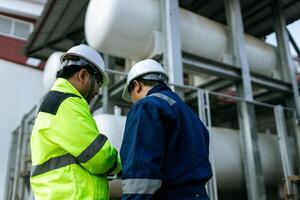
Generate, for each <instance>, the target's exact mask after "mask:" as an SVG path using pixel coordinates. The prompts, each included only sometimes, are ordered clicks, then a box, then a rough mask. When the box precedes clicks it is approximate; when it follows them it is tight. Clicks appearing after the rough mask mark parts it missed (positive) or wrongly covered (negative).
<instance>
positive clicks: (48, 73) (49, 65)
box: [43, 52, 63, 92]
mask: <svg viewBox="0 0 300 200" xmlns="http://www.w3.org/2000/svg"><path fill="white" fill-rule="evenodd" d="M62 54H63V52H54V53H52V54H51V55H50V56H49V58H48V60H47V62H46V65H45V69H44V73H43V84H44V89H45V91H46V92H47V91H48V90H50V89H51V87H52V85H53V83H54V82H55V80H56V73H57V71H58V70H60V68H61V64H60V56H61V55H62Z"/></svg>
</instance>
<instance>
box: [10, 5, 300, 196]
mask: <svg viewBox="0 0 300 200" xmlns="http://www.w3.org/2000/svg"><path fill="white" fill-rule="evenodd" d="M299 10H300V2H299V1H298V0H286V1H283V0H263V1H259V0H247V1H246V0H224V1H219V0H211V1H206V0H188V1H187V0H126V1H124V0H110V1H105V0H90V1H89V0H81V1H77V0H60V1H57V0H48V2H47V3H46V5H45V9H44V11H43V13H42V15H41V17H40V18H39V20H38V22H37V24H36V26H35V28H34V30H33V32H32V34H31V35H30V38H29V41H28V43H27V45H26V48H25V53H26V55H27V56H30V57H34V58H38V59H41V60H45V61H46V60H48V61H47V63H46V67H45V71H44V86H45V92H46V90H48V89H49V88H50V87H51V84H52V83H53V81H54V80H55V78H54V77H55V74H56V71H57V70H58V69H59V66H60V63H59V62H58V58H59V55H61V52H64V51H66V50H67V49H69V48H70V47H72V46H74V45H76V44H80V43H87V44H89V45H91V46H92V47H94V48H95V49H97V50H98V51H99V52H101V53H103V55H104V57H105V61H106V64H107V69H106V70H107V72H108V73H109V74H110V76H111V77H110V78H111V80H112V81H111V84H110V85H109V86H108V87H106V88H104V89H103V90H102V92H101V94H100V95H99V97H98V98H97V99H96V101H94V102H93V103H92V105H91V110H92V111H93V112H94V116H95V120H96V122H97V124H98V125H99V130H100V131H101V132H103V133H104V134H107V135H108V137H109V139H110V140H111V141H112V143H113V144H115V145H116V146H117V147H118V148H119V145H120V141H121V140H122V134H123V129H124V123H125V115H126V114H127V112H128V108H129V107H130V105H129V104H128V103H126V102H124V101H123V100H122V99H121V92H122V89H123V86H124V84H125V80H126V74H127V71H128V70H129V69H130V67H131V66H132V64H133V63H135V62H136V61H138V60H140V59H144V58H154V59H157V60H158V61H160V62H161V63H163V64H164V66H165V67H166V69H167V71H168V74H169V77H170V86H172V88H173V89H174V90H175V91H176V92H177V93H178V94H180V95H181V97H182V98H183V99H184V100H185V101H186V102H187V103H188V104H189V105H190V106H191V107H192V109H194V110H195V111H196V112H198V114H199V117H200V118H201V119H202V120H203V122H204V123H205V124H206V125H207V127H208V129H209V130H210V134H211V145H210V150H211V152H210V156H211V157H210V160H211V163H212V166H213V171H214V176H213V178H212V179H211V180H210V182H209V183H208V187H207V189H208V192H209V196H210V198H211V199H212V200H217V199H220V200H227V199H230V200H233V199H239V200H241V199H249V200H264V199H284V198H285V199H299V198H300V196H299V179H300V178H299V173H300V124H299V120H300V97H299V82H298V81H297V70H296V69H297V65H298V63H297V62H296V61H295V60H294V59H293V58H292V56H291V53H290V49H289V40H291V41H292V43H293V46H294V48H295V49H296V52H298V53H299V54H300V51H299V48H298V47H297V45H296V43H295V42H293V37H292V35H291V34H290V33H289V32H288V30H287V28H286V25H287V24H289V23H292V22H293V21H295V20H297V19H299V18H300V13H299ZM272 32H275V33H276V38H277V44H278V45H277V46H272V45H270V44H267V43H265V41H264V39H265V37H266V36H267V35H268V34H270V33H272ZM299 54H298V56H299V57H300V55H299ZM37 109H38V105H37V106H36V107H34V108H33V109H32V110H31V111H30V112H29V113H28V114H27V115H26V116H25V117H24V119H23V120H22V124H21V126H19V128H18V129H16V131H15V132H14V133H13V140H12V146H11V151H10V153H11V156H10V162H9V171H8V175H7V182H6V188H7V189H6V196H5V198H6V199H13V200H16V199H32V198H33V196H32V193H31V190H30V185H29V173H30V151H29V138H30V133H31V129H32V125H33V122H34V119H35V114H36V111H37ZM116 113H119V114H116ZM114 181H115V180H114ZM116 191H119V189H118V183H116V184H114V185H113V186H112V191H111V193H112V194H114V195H115V196H118V195H119V193H118V192H116ZM114 198H115V197H114Z"/></svg>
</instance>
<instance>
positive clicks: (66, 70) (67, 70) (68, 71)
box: [56, 65, 94, 79]
mask: <svg viewBox="0 0 300 200" xmlns="http://www.w3.org/2000/svg"><path fill="white" fill-rule="evenodd" d="M82 69H86V70H87V71H88V72H90V73H91V72H93V71H94V69H92V68H91V67H88V66H79V65H70V66H65V67H63V68H62V69H61V70H59V71H58V72H57V73H56V78H64V79H70V78H71V77H72V76H73V75H74V74H75V73H76V72H79V71H80V70H82Z"/></svg>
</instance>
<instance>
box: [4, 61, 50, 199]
mask: <svg viewBox="0 0 300 200" xmlns="http://www.w3.org/2000/svg"><path fill="white" fill-rule="evenodd" d="M0 72H1V73H0V200H1V199H3V197H4V188H5V180H6V168H7V161H8V155H9V152H8V151H9V147H10V141H11V134H12V131H13V130H15V129H16V128H17V126H18V125H20V124H21V120H22V118H23V116H24V114H25V113H27V112H29V111H30V109H31V108H32V107H33V106H34V105H36V104H37V103H38V102H39V100H40V99H41V98H42V96H43V95H44V89H43V84H42V72H41V71H39V70H35V69H32V68H29V67H24V66H22V65H19V64H15V63H12V62H8V61H5V60H1V59H0Z"/></svg>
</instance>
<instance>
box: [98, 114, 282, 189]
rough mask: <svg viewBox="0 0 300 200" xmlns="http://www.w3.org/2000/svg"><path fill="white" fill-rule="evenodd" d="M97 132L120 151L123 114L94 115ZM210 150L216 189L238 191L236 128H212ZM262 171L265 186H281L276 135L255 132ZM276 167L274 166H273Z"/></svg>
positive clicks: (242, 180)
mask: <svg viewBox="0 0 300 200" xmlns="http://www.w3.org/2000/svg"><path fill="white" fill-rule="evenodd" d="M94 118H95V120H96V123H97V126H98V129H99V131H100V133H102V134H105V135H106V136H107V137H108V139H109V141H111V143H112V144H113V145H114V146H115V147H116V148H117V149H118V151H119V150H120V147H121V143H122V139H123V133H124V127H125V121H126V117H124V116H114V115H108V114H100V115H95V116H94ZM211 138H213V152H214V158H215V167H216V177H217V184H218V189H220V190H227V191H238V190H241V189H242V188H243V186H244V183H245V178H244V175H243V165H242V155H241V149H240V137H239V131H238V130H233V129H227V128H213V129H212V131H211ZM258 138H259V148H260V153H261V159H262V167H263V174H264V177H265V183H266V186H268V187H270V186H271V187H273V186H274V187H276V186H280V184H281V183H282V179H283V170H282V165H281V159H280V152H279V146H278V140H277V136H276V135H271V134H258ZM275 166H276V167H275ZM228 180H230V184H228Z"/></svg>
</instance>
